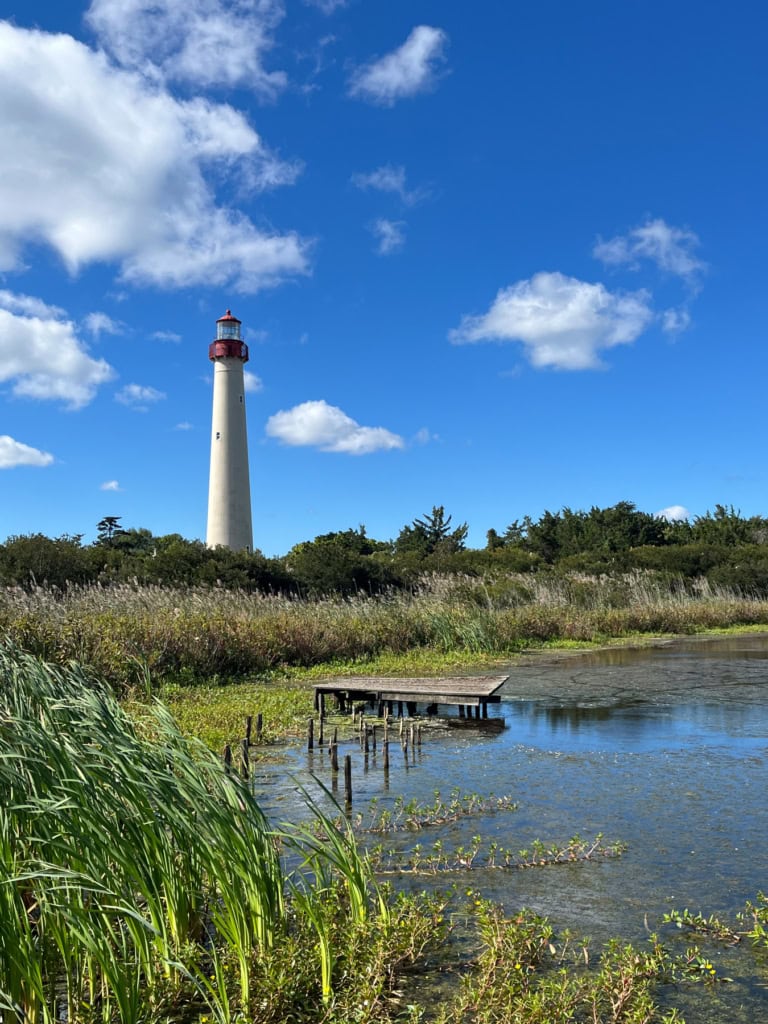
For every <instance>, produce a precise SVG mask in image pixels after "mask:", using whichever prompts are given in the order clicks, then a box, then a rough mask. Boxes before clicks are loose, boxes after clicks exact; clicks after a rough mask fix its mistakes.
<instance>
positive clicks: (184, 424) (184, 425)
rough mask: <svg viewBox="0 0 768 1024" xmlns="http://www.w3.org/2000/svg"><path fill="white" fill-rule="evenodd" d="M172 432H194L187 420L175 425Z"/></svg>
mask: <svg viewBox="0 0 768 1024" xmlns="http://www.w3.org/2000/svg"><path fill="white" fill-rule="evenodd" d="M173 429H174V430H194V429H195V428H194V426H193V425H192V424H191V423H189V422H188V421H187V420H183V421H182V422H181V423H177V424H176V426H175V427H174V428H173Z"/></svg>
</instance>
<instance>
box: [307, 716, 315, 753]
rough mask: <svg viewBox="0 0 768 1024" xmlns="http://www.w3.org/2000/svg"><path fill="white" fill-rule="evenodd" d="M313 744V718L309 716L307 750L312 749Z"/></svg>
mask: <svg viewBox="0 0 768 1024" xmlns="http://www.w3.org/2000/svg"><path fill="white" fill-rule="evenodd" d="M314 746H315V720H314V718H310V719H309V721H308V722H307V750H313V749H314Z"/></svg>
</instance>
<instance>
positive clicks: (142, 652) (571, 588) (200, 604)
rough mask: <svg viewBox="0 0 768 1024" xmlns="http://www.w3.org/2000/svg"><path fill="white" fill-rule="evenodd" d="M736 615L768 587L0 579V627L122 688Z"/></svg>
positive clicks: (499, 653) (684, 630)
mask: <svg viewBox="0 0 768 1024" xmlns="http://www.w3.org/2000/svg"><path fill="white" fill-rule="evenodd" d="M737 625H768V601H765V600H759V599H755V598H750V597H748V596H744V595H740V594H737V593H732V592H729V591H724V590H716V589H713V588H711V587H710V586H709V585H708V584H707V583H706V581H702V582H701V583H699V584H697V585H696V586H694V587H690V586H687V587H683V586H682V584H680V583H679V582H676V581H674V580H672V581H668V580H662V579H660V578H658V577H656V576H654V575H653V574H647V573H632V574H629V575H625V576H618V577H589V576H583V575H578V574H574V575H571V576H567V577H564V576H532V575H531V574H528V575H524V576H522V575H508V576H504V577H501V578H499V579H497V580H495V581H493V582H488V581H480V580H475V579H472V578H457V577H451V578H443V577H433V578H430V579H428V580H424V581H423V584H422V586H421V588H420V590H419V591H418V593H416V594H413V595H402V594H398V595H393V596H391V597H379V598H375V599H374V598H362V597H361V598H351V599H346V600H341V599H326V600H318V601H299V600H290V599H287V598H283V597H265V596H262V595H253V594H246V593H244V592H239V591H223V590H217V589H188V590H174V589H170V588H163V587H134V586H128V585H121V586H117V587H110V588H101V587H87V588H70V589H68V590H66V591H64V592H59V591H51V590H46V589H43V588H37V589H34V590H32V591H25V590H21V589H16V588H11V589H6V590H4V591H2V592H0V635H5V636H7V637H9V638H10V639H11V640H12V641H13V642H15V643H16V644H18V646H20V647H21V648H23V649H24V650H27V651H30V652H32V653H35V654H37V655H40V656H41V657H44V658H46V659H48V660H51V661H54V662H57V663H59V664H61V663H66V662H67V661H69V660H72V659H74V660H77V661H79V662H81V663H83V664H86V665H89V666H92V667H93V668H94V669H95V670H96V671H97V672H98V673H99V675H101V676H102V677H104V678H106V679H108V680H109V681H110V682H111V683H112V684H113V685H114V686H116V687H117V688H118V689H119V690H124V689H127V688H137V687H138V688H140V689H141V688H143V689H144V690H145V691H146V690H149V689H151V687H152V686H154V685H157V684H165V683H168V682H174V683H176V684H181V685H184V684H185V683H192V682H199V681H200V680H203V679H205V680H209V681H211V682H212V683H213V684H221V683H224V682H229V681H231V680H233V679H243V678H249V677H250V678H254V677H262V678H266V677H269V676H270V675H271V674H274V673H275V672H284V671H285V670H286V669H295V668H302V669H308V668H312V667H313V666H326V667H327V666H329V665H333V664H339V663H344V662H353V663H357V664H358V668H359V665H360V664H364V663H366V662H372V661H374V660H377V661H378V663H381V662H382V661H384V662H386V660H387V659H395V660H397V659H399V658H402V657H403V656H405V655H407V656H409V657H412V658H413V659H414V660H415V661H417V660H418V659H419V657H420V656H425V657H426V660H427V661H429V660H430V659H434V658H436V657H437V658H438V659H439V658H445V659H449V660H450V659H451V658H456V659H459V661H461V659H476V658H482V657H488V658H493V657H503V656H506V655H509V654H511V653H514V652H517V651H520V650H522V649H524V648H526V647H529V646H531V645H542V644H548V643H553V642H562V643H571V644H574V645H578V644H582V643H594V642H602V641H605V640H606V639H608V638H611V637H626V636H632V635H640V634H654V635H660V634H690V633H695V632H698V631H701V630H710V629H716V628H727V627H732V626H737Z"/></svg>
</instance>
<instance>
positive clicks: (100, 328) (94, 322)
mask: <svg viewBox="0 0 768 1024" xmlns="http://www.w3.org/2000/svg"><path fill="white" fill-rule="evenodd" d="M83 326H84V327H85V329H86V330H87V331H90V333H91V334H92V335H93V337H94V338H99V337H100V336H101V335H102V334H122V333H123V330H124V327H123V325H122V324H121V323H118V321H117V320H113V319H112V317H111V316H107V314H106V313H89V314H88V315H87V316H86V317H85V319H84V320H83Z"/></svg>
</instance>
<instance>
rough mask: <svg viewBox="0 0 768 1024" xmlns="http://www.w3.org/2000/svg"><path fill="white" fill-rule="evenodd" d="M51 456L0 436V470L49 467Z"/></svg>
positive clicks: (51, 460)
mask: <svg viewBox="0 0 768 1024" xmlns="http://www.w3.org/2000/svg"><path fill="white" fill-rule="evenodd" d="M52 462H53V456H52V455H51V454H50V453H49V452H41V451H40V450H39V449H37V448H32V447H30V445H28V444H22V443H21V441H14V439H13V438H12V437H9V436H8V434H0V469H13V467H14V466H50V465H51V463H52Z"/></svg>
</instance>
